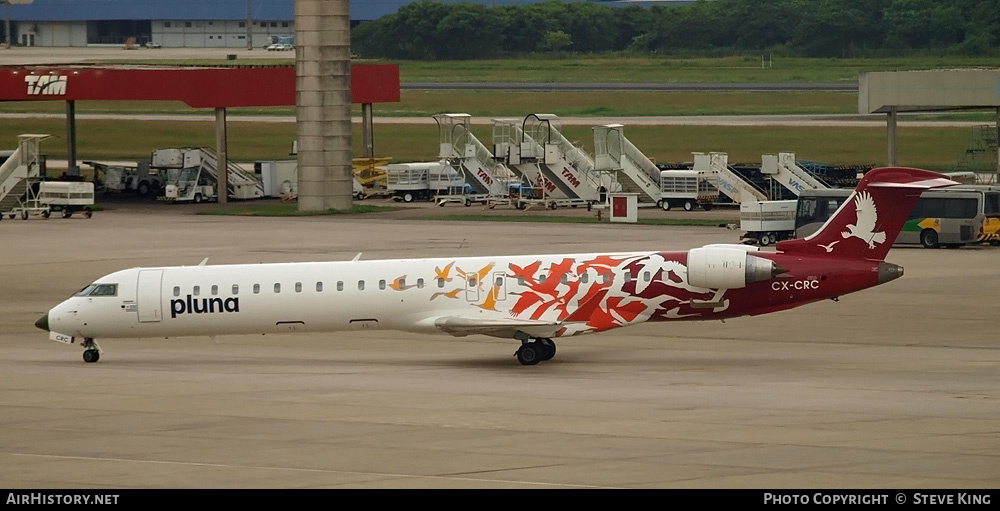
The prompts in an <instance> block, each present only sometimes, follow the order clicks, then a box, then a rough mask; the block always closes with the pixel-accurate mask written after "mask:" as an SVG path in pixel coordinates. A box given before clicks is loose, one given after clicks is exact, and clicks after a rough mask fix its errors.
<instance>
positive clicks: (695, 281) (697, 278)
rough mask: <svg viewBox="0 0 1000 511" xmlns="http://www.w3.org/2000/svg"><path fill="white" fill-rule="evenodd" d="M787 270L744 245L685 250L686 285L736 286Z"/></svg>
mask: <svg viewBox="0 0 1000 511" xmlns="http://www.w3.org/2000/svg"><path fill="white" fill-rule="evenodd" d="M786 271H787V270H786V269H784V268H782V267H781V266H778V265H777V264H774V261H771V260H770V259H764V258H762V257H757V256H754V255H751V254H750V253H749V251H747V250H746V249H745V248H737V247H727V246H719V245H716V246H707V247H702V248H696V249H692V250H689V251H688V255H687V274H688V275H687V281H688V284H690V285H692V286H697V287H703V288H708V289H739V288H742V287H746V286H747V284H752V283H754V282H760V281H763V280H770V279H772V278H774V277H775V276H776V275H779V274H781V273H784V272H786Z"/></svg>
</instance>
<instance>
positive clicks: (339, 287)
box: [337, 280, 344, 291]
mask: <svg viewBox="0 0 1000 511" xmlns="http://www.w3.org/2000/svg"><path fill="white" fill-rule="evenodd" d="M343 290H344V281H343V280H338V281H337V291H343Z"/></svg>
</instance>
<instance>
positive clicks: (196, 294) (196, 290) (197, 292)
mask: <svg viewBox="0 0 1000 511" xmlns="http://www.w3.org/2000/svg"><path fill="white" fill-rule="evenodd" d="M191 294H193V295H195V296H198V295H199V294H201V286H194V291H192V292H191Z"/></svg>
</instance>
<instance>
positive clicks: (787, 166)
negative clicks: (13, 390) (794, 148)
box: [760, 153, 830, 196]
mask: <svg viewBox="0 0 1000 511" xmlns="http://www.w3.org/2000/svg"><path fill="white" fill-rule="evenodd" d="M760 171H761V173H762V174H764V175H766V176H768V177H770V178H771V180H772V181H775V182H777V183H779V184H780V185H781V186H783V187H785V188H787V189H788V190H789V191H791V192H792V193H794V194H795V195H796V196H798V195H800V194H801V193H802V192H804V191H806V190H826V189H827V188H830V187H829V186H827V184H826V183H824V182H823V181H821V180H820V179H819V178H817V177H815V176H813V175H812V174H810V173H809V172H808V171H807V170H805V169H803V168H802V167H799V166H798V164H796V163H795V153H778V155H777V156H775V155H773V154H765V155H763V156H761V166H760Z"/></svg>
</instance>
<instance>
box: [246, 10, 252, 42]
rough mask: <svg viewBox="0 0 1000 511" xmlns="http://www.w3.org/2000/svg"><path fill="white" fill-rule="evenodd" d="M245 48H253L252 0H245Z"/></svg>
mask: <svg viewBox="0 0 1000 511" xmlns="http://www.w3.org/2000/svg"><path fill="white" fill-rule="evenodd" d="M246 26H247V49H248V50H252V49H253V0H247V21H246Z"/></svg>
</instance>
